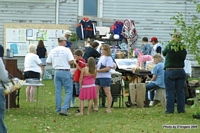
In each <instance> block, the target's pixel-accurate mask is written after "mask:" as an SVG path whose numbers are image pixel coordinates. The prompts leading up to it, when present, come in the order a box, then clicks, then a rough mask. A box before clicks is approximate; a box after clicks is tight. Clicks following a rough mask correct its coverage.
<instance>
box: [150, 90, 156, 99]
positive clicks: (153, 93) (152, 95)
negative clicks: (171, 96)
mask: <svg viewBox="0 0 200 133" xmlns="http://www.w3.org/2000/svg"><path fill="white" fill-rule="evenodd" d="M149 94H150V101H153V99H154V95H155V90H152V91H150V93H149Z"/></svg>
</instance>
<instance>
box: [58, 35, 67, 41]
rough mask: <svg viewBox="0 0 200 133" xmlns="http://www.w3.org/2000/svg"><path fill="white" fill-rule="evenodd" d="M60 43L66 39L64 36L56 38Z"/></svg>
mask: <svg viewBox="0 0 200 133" xmlns="http://www.w3.org/2000/svg"><path fill="white" fill-rule="evenodd" d="M58 39H59V40H60V41H66V37H64V36H61V37H59V38H58Z"/></svg>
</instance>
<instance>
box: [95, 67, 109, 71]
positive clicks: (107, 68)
mask: <svg viewBox="0 0 200 133" xmlns="http://www.w3.org/2000/svg"><path fill="white" fill-rule="evenodd" d="M109 70H110V67H109V66H107V67H105V68H102V69H99V70H97V72H107V71H109Z"/></svg>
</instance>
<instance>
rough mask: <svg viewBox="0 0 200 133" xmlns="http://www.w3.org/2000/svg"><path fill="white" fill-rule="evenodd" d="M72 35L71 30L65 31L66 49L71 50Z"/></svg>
mask: <svg viewBox="0 0 200 133" xmlns="http://www.w3.org/2000/svg"><path fill="white" fill-rule="evenodd" d="M71 35H72V32H71V31H70V30H66V31H65V37H66V47H68V48H71V42H70V41H69V38H70V36H71Z"/></svg>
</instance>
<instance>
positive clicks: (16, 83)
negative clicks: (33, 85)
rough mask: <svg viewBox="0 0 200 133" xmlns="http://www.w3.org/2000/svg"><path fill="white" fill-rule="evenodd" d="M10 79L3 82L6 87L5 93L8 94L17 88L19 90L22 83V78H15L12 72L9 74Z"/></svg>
mask: <svg viewBox="0 0 200 133" xmlns="http://www.w3.org/2000/svg"><path fill="white" fill-rule="evenodd" d="M8 78H9V81H8V82H2V81H1V83H2V86H3V87H4V94H5V95H8V94H10V93H12V92H14V91H15V90H19V89H20V88H21V87H22V85H21V83H20V80H19V79H18V78H14V77H13V76H12V75H11V74H8Z"/></svg>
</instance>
